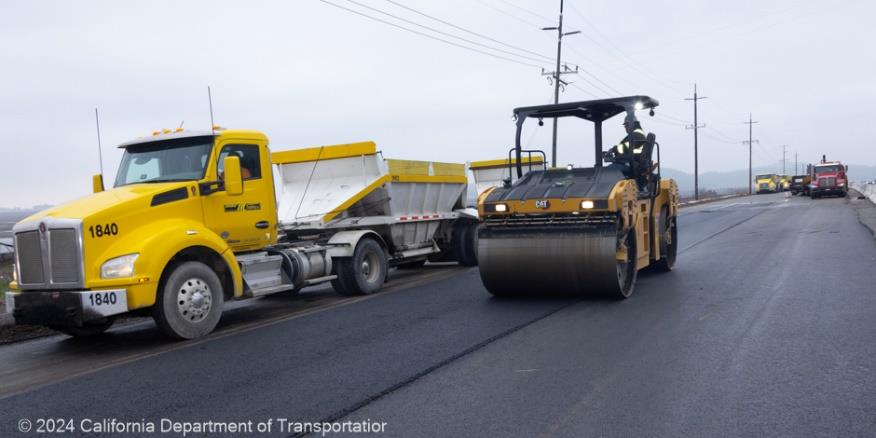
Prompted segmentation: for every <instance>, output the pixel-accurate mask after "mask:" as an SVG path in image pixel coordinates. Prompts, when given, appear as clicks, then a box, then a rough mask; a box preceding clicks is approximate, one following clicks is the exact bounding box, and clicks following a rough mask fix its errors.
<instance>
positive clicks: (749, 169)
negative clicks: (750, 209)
mask: <svg viewBox="0 0 876 438" xmlns="http://www.w3.org/2000/svg"><path fill="white" fill-rule="evenodd" d="M742 123H745V124H746V125H748V141H743V142H742V143H745V144H747V145H748V194H749V195H750V194H751V184H752V180H751V146H752V144H754V143H760V142H759V141H757V140H755V139H753V138H751V132H752V129H751V127H752V126H754V124H755V123H760V122H755V121H754V120H752V119H751V113H748V121H747V122H742Z"/></svg>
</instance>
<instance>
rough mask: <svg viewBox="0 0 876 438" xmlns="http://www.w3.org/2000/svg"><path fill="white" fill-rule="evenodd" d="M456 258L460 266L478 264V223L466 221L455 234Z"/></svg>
mask: <svg viewBox="0 0 876 438" xmlns="http://www.w3.org/2000/svg"><path fill="white" fill-rule="evenodd" d="M457 235H458V238H457V242H456V250H457V251H458V253H457V257H456V259H457V260H458V261H459V264H460V265H462V266H477V264H478V224H477V222H472V223H467V224H465V225H464V226H462V227H461V229H460V230H459V233H458V234H457Z"/></svg>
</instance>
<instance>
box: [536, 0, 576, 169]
mask: <svg viewBox="0 0 876 438" xmlns="http://www.w3.org/2000/svg"><path fill="white" fill-rule="evenodd" d="M541 30H556V31H557V69H556V70H555V71H552V72H546V71H544V69H542V70H541V75H542V76H550V77H551V78H553V82H554V104H558V103H560V85H562V86H563V87H565V86H566V84H567V83H566V82H565V81H563V80H562V79H560V76H561V75H564V74H569V73H578V67H577V66H575V70H572V69H570V68H569V66H563V67H564V70H560V62H561V61H560V60H561V58H562V54H563V37H564V36H566V35H574V34H576V33H581V31H580V30H576V31H574V32H566V33H563V0H560V19H559V24H558V25H557V26H556V27H543V28H541ZM551 165H552V167H557V118H556V117H554V137H553V142H552V143H551Z"/></svg>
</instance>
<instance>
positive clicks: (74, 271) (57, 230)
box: [6, 129, 277, 337]
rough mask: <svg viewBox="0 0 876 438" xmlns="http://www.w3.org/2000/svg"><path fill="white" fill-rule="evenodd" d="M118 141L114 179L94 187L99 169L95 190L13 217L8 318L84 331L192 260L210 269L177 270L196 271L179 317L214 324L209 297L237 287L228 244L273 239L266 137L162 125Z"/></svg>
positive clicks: (146, 297)
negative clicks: (148, 133) (12, 270)
mask: <svg viewBox="0 0 876 438" xmlns="http://www.w3.org/2000/svg"><path fill="white" fill-rule="evenodd" d="M119 147H120V148H122V149H124V151H125V152H124V155H123V156H122V160H121V164H120V167H119V171H118V174H117V177H116V180H115V183H114V184H113V188H111V189H109V190H103V187H102V183H101V181H102V179H101V178H96V179H95V181H96V184H95V193H94V194H92V195H89V196H86V197H84V198H81V199H78V200H76V201H73V202H70V203H67V204H64V205H61V206H57V207H54V208H51V209H48V210H45V211H42V212H40V213H37V214H35V215H33V216H30V217H28V218H25V219H24V220H22V221H21V222H19V223H18V224H16V225H15V226H14V227H13V235H14V242H15V251H16V254H15V256H16V257H15V258H16V265H15V277H16V278H15V281H14V282H13V283H12V284H11V285H10V287H11V288H12V289H13V292H12V293H9V294H7V296H6V300H7V308H9V309H11V310H12V313H13V315H14V316H15V319H16V322H17V323H26V324H40V325H47V326H50V327H53V328H57V329H60V330H62V331H65V332H68V333H70V334H73V335H88V334H90V333H92V332H100V331H103V330H105V329H106V328H107V327H109V325H110V324H111V323H112V319H113V317H114V316H115V315H116V314H118V313H121V312H127V311H135V310H137V309H145V308H149V307H151V306H153V305H154V304H155V303H156V297H157V294H156V290H157V289H160V287H161V286H162V285H163V283H166V282H167V281H169V280H170V278H169V277H170V276H171V275H172V274H173V273H174V272H175V271H177V270H178V268H180V267H182V266H185V267H187V268H191V267H192V266H193V265H192V264H190V262H195V261H196V262H197V263H199V264H200V265H202V266H206V267H207V268H209V269H210V270H211V271H212V272H211V273H210V275H200V276H199V275H196V274H197V272H195V271H198V269H195V270H194V271H193V270H192V269H184V270H183V271H186V272H184V273H187V275H189V276H190V277H189V278H186V279H182V281H187V280H189V279H194V280H193V281H192V282H191V284H192V286H191V287H190V288H189V290H186V293H184V294H182V295H186V296H187V298H185V299H183V300H180V302H179V303H178V306H179V308H180V309H182V310H181V311H180V312H179V314H180V315H179V316H181V317H182V318H187V319H188V322H189V323H195V324H194V325H195V326H198V325H200V326H201V327H209V329H212V326H214V325H215V322H217V321H218V313H217V312H212V313H211V312H209V308H210V306H217V305H218V306H221V302H222V301H223V300H229V299H233V298H235V297H240V296H241V295H242V294H243V286H242V281H241V275H240V269H239V267H238V263H237V262H236V260H235V257H234V253H235V252H245V251H253V250H256V249H259V248H264V247H266V246H268V245H272V244H274V243H276V241H277V232H276V224H277V217H276V206H275V197H274V186H273V174H272V172H271V162H270V156H271V155H270V151H269V149H268V138H267V136H265V135H264V134H263V133H261V132H258V131H250V130H222V129H217V130H215V131H213V132H211V131H207V132H192V131H182V130H177V131H176V132H171V131H169V130H164V131H156V132H154V133H153V135H152V136H150V137H145V138H140V139H136V140H133V141H129V142H126V143H123V144H121V145H120V146H119ZM201 271H203V269H201ZM202 274H203V273H202ZM211 289H218V290H221V291H222V293H221V294H219V296H215V294H212V293H211ZM207 315H209V316H210V319H212V320H206V318H207ZM178 319H179V318H178ZM190 332H191V333H189V335H192V334H199V333H201V330H198V329H197V328H196V329H193V330H190ZM185 337H189V336H185Z"/></svg>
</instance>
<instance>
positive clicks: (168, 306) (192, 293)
mask: <svg viewBox="0 0 876 438" xmlns="http://www.w3.org/2000/svg"><path fill="white" fill-rule="evenodd" d="M223 302H224V294H223V291H222V283H221V282H220V281H219V277H218V276H217V275H216V273H215V272H213V270H212V269H210V268H209V267H208V266H207V265H205V264H203V263H200V262H185V263H182V264H179V265H177V266H176V267H174V268H173V270H172V271H171V272H170V275H168V277H167V279H166V280H164V281H163V284H162V286H161V287H160V288H159V290H158V297H157V298H156V300H155V306H153V308H152V318H153V319H155V323H156V324H157V325H158V327H159V328H160V329H161V331H163V332H164V333H165V334H166V335H168V336H170V337H173V338H177V339H194V338H198V337H201V336H204V335H207V334H208V333H210V332H212V331H213V329H214V328H216V324H218V323H219V318H220V317H221V315H222V304H223Z"/></svg>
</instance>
